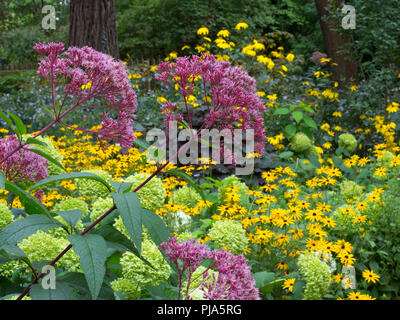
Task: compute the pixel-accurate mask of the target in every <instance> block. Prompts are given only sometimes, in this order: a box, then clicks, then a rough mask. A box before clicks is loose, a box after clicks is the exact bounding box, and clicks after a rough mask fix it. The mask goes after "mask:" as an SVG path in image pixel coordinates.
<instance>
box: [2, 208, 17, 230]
mask: <svg viewBox="0 0 400 320" xmlns="http://www.w3.org/2000/svg"><path fill="white" fill-rule="evenodd" d="M13 221H14V216H13V214H12V212H11V210H10V209H9V208H8V207H7V205H6V204H4V203H3V202H1V201H0V230H1V229H3V228H4V227H6V226H8V225H9V224H10V223H12V222H13Z"/></svg>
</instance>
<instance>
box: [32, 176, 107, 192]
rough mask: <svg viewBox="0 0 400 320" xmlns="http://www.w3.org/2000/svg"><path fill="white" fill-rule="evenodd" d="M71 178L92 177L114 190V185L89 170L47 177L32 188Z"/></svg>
mask: <svg viewBox="0 0 400 320" xmlns="http://www.w3.org/2000/svg"><path fill="white" fill-rule="evenodd" d="M70 179H91V180H96V181H98V182H100V183H102V184H103V185H104V186H106V187H107V189H108V190H110V191H111V190H112V186H111V185H110V184H109V183H108V182H107V181H105V180H104V179H103V178H101V177H99V176H97V175H95V174H93V173H89V172H72V173H63V174H58V175H56V176H51V177H48V178H46V179H43V180H41V181H39V182H38V183H36V184H35V185H33V186H32V187H31V188H30V190H34V189H37V188H40V187H43V186H44V185H46V184H49V183H52V182H55V181H62V180H70Z"/></svg>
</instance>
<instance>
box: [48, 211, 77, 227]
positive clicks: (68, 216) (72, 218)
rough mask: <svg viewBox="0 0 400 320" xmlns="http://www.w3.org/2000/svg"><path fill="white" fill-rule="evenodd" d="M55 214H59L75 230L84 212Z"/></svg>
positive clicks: (58, 212) (60, 212)
mask: <svg viewBox="0 0 400 320" xmlns="http://www.w3.org/2000/svg"><path fill="white" fill-rule="evenodd" d="M54 213H56V214H58V215H59V216H60V217H61V218H63V219H64V220H65V222H66V223H68V225H69V226H71V227H72V228H75V226H76V224H77V223H78V221H79V219H80V218H81V217H82V215H83V212H82V210H79V209H77V210H68V211H55V212H54Z"/></svg>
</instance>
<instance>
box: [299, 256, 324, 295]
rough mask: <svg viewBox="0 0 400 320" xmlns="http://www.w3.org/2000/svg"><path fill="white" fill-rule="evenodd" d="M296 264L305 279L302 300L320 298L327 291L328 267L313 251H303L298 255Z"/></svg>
mask: <svg viewBox="0 0 400 320" xmlns="http://www.w3.org/2000/svg"><path fill="white" fill-rule="evenodd" d="M297 265H298V266H299V271H300V273H301V274H302V276H303V278H304V280H305V281H306V288H305V291H304V295H303V299H304V300H321V299H322V297H323V296H324V294H325V293H326V292H327V291H328V288H329V284H330V275H331V272H330V270H329V267H328V266H327V265H326V263H324V262H323V261H321V260H320V259H318V258H317V257H316V256H315V254H313V253H303V254H301V255H300V256H299V259H298V262H297Z"/></svg>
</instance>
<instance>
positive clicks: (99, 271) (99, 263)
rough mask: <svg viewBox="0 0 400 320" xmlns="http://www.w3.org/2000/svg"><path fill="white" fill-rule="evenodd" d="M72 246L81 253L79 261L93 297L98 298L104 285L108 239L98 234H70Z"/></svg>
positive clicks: (78, 253) (77, 252)
mask: <svg viewBox="0 0 400 320" xmlns="http://www.w3.org/2000/svg"><path fill="white" fill-rule="evenodd" d="M69 241H70V242H71V245H72V248H73V249H74V251H75V253H76V254H77V255H79V262H80V264H81V267H82V270H83V272H84V274H85V278H86V282H87V284H88V287H89V290H90V293H91V295H92V299H93V300H96V299H97V297H98V295H99V292H100V289H101V287H102V285H103V280H104V275H105V273H106V268H105V262H106V259H107V245H106V241H105V240H104V239H103V238H102V237H101V236H99V235H97V234H86V235H84V236H80V235H75V234H72V235H70V236H69Z"/></svg>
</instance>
